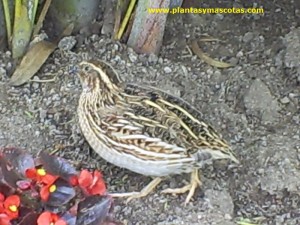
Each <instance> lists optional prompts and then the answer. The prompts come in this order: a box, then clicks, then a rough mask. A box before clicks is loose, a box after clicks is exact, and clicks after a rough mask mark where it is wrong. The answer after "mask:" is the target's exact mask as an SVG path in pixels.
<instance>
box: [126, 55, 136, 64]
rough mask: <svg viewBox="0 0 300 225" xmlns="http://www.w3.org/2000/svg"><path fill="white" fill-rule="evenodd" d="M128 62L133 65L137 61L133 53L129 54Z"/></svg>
mask: <svg viewBox="0 0 300 225" xmlns="http://www.w3.org/2000/svg"><path fill="white" fill-rule="evenodd" d="M128 57H129V60H130V62H132V63H134V62H136V60H137V56H136V55H135V54H134V53H129V56H128Z"/></svg>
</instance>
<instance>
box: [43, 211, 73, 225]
mask: <svg viewBox="0 0 300 225" xmlns="http://www.w3.org/2000/svg"><path fill="white" fill-rule="evenodd" d="M37 224H38V225H50V224H51V225H53V224H54V225H67V223H66V222H65V221H64V220H63V219H61V218H59V216H58V215H57V214H55V213H51V212H43V213H42V214H41V215H40V216H39V218H38V219H37Z"/></svg>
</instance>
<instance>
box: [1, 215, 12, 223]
mask: <svg viewBox="0 0 300 225" xmlns="http://www.w3.org/2000/svg"><path fill="white" fill-rule="evenodd" d="M10 220H11V218H9V216H8V215H6V214H5V213H1V214H0V224H1V225H11V223H10Z"/></svg>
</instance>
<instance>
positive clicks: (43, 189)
mask: <svg viewBox="0 0 300 225" xmlns="http://www.w3.org/2000/svg"><path fill="white" fill-rule="evenodd" d="M51 185H52V184H50V185H45V186H43V187H41V190H40V196H41V199H42V200H43V201H44V202H46V201H48V199H49V196H50V191H49V188H50V186H51Z"/></svg>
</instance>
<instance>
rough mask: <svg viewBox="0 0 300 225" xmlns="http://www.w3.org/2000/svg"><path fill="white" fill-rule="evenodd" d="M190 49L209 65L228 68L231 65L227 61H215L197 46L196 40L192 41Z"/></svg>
mask: <svg viewBox="0 0 300 225" xmlns="http://www.w3.org/2000/svg"><path fill="white" fill-rule="evenodd" d="M192 50H193V52H194V53H195V54H196V55H197V56H198V57H199V58H200V59H202V60H203V61H204V62H206V63H207V64H209V65H211V66H215V67H218V68H228V67H231V66H232V65H231V64H229V63H225V62H221V61H217V60H214V59H212V58H210V57H209V56H208V55H206V54H205V53H204V52H203V51H202V50H201V49H200V47H199V45H198V43H197V41H196V40H193V41H192Z"/></svg>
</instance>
